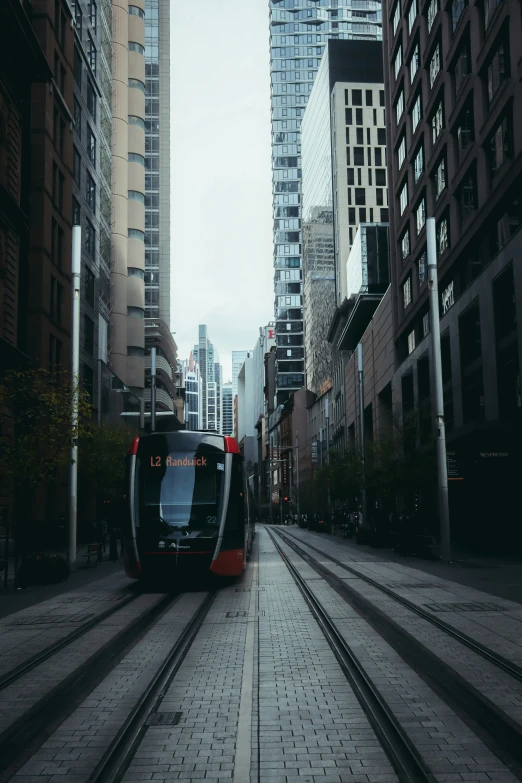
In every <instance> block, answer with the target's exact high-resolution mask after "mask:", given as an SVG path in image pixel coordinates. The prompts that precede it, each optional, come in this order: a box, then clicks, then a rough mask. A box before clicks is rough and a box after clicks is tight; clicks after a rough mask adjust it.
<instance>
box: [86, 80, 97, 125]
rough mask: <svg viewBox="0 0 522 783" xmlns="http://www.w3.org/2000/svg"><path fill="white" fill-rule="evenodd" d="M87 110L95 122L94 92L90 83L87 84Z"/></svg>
mask: <svg viewBox="0 0 522 783" xmlns="http://www.w3.org/2000/svg"><path fill="white" fill-rule="evenodd" d="M87 108H88V110H89V114H90V115H91V117H92V118H93V120H95V121H96V92H95V90H94V87H93V86H92V84H91V82H88V84H87Z"/></svg>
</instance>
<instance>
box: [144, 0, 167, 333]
mask: <svg viewBox="0 0 522 783" xmlns="http://www.w3.org/2000/svg"><path fill="white" fill-rule="evenodd" d="M144 89H145V318H161V320H162V321H164V322H165V324H167V326H170V2H169V0H146V2H145V88H144Z"/></svg>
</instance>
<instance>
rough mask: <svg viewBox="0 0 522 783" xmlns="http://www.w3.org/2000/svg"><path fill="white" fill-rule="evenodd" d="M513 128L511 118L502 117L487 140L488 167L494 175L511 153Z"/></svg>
mask: <svg viewBox="0 0 522 783" xmlns="http://www.w3.org/2000/svg"><path fill="white" fill-rule="evenodd" d="M512 139H513V129H512V125H511V119H510V118H508V117H507V116H505V117H504V119H503V120H502V122H501V123H500V124H499V125H498V127H497V129H496V130H495V132H494V133H493V135H492V136H491V138H490V141H489V148H490V167H491V173H492V174H493V175H494V174H496V173H497V171H498V170H499V169H500V167H501V166H502V165H503V164H504V163H505V162H506V161H507V160H509V159H510V158H511V157H512V155H513V150H512V147H513V141H512Z"/></svg>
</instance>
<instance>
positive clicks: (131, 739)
mask: <svg viewBox="0 0 522 783" xmlns="http://www.w3.org/2000/svg"><path fill="white" fill-rule="evenodd" d="M216 595H217V591H213V592H210V593H208V595H207V597H206V598H205V599H204V601H203V603H202V604H201V606H200V607H199V608H198V609H197V611H196V612H195V613H194V615H193V617H192V619H191V620H190V621H189V623H188V625H187V627H186V628H185V630H184V632H183V633H182V635H181V636H180V638H179V639H178V641H177V642H176V644H175V645H174V647H173V648H172V650H171V651H170V653H169V654H168V656H167V657H166V659H165V660H164V661H163V663H162V664H161V666H160V668H159V669H158V671H157V672H156V674H155V675H154V677H153V679H152V680H151V682H150V683H149V685H148V686H147V688H146V689H145V690H144V692H143V693H142V695H141V696H140V698H139V700H138V702H137V703H136V705H135V706H134V708H133V709H132V711H131V713H130V714H129V716H128V717H127V719H126V721H125V723H124V724H123V726H121V728H120V730H119V731H118V733H117V734H116V736H115V737H114V739H113V741H112V742H111V744H110V745H109V747H108V748H107V750H106V751H105V753H104V755H103V757H102V758H101V759H100V761H99V763H98V764H97V765H96V767H95V769H94V770H93V772H92V773H91V774H90V776H89V778H88V780H87V783H116V782H117V781H120V780H121V779H122V777H123V776H124V775H125V772H126V770H127V768H128V766H129V764H130V762H131V760H132V758H133V755H134V752H135V750H136V748H137V746H138V745H139V742H140V741H141V738H142V736H143V734H144V733H145V731H146V728H147V722H148V720H149V718H150V716H151V715H152V714H153V713H155V712H158V707H159V705H160V703H161V701H162V699H163V697H164V696H165V693H166V691H167V689H168V688H169V686H170V684H171V682H172V680H173V679H174V677H175V676H176V673H177V671H178V669H179V667H180V666H181V664H182V663H183V660H184V658H185V656H186V654H187V652H188V651H189V649H190V647H191V645H192V643H193V642H194V639H195V638H196V636H197V634H198V633H199V630H200V628H201V625H202V624H203V621H204V620H205V617H206V616H207V614H208V612H209V610H210V607H211V606H212V603H213V602H214V599H215V597H216Z"/></svg>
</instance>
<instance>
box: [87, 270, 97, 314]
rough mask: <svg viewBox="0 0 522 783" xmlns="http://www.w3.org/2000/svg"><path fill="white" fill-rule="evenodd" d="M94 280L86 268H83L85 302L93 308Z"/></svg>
mask: <svg viewBox="0 0 522 783" xmlns="http://www.w3.org/2000/svg"><path fill="white" fill-rule="evenodd" d="M94 280H95V277H94V275H93V273H92V272H91V270H90V269H89V268H88V267H85V282H84V285H85V289H84V291H85V301H86V302H87V304H89V305H90V306H91V307H94Z"/></svg>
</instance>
